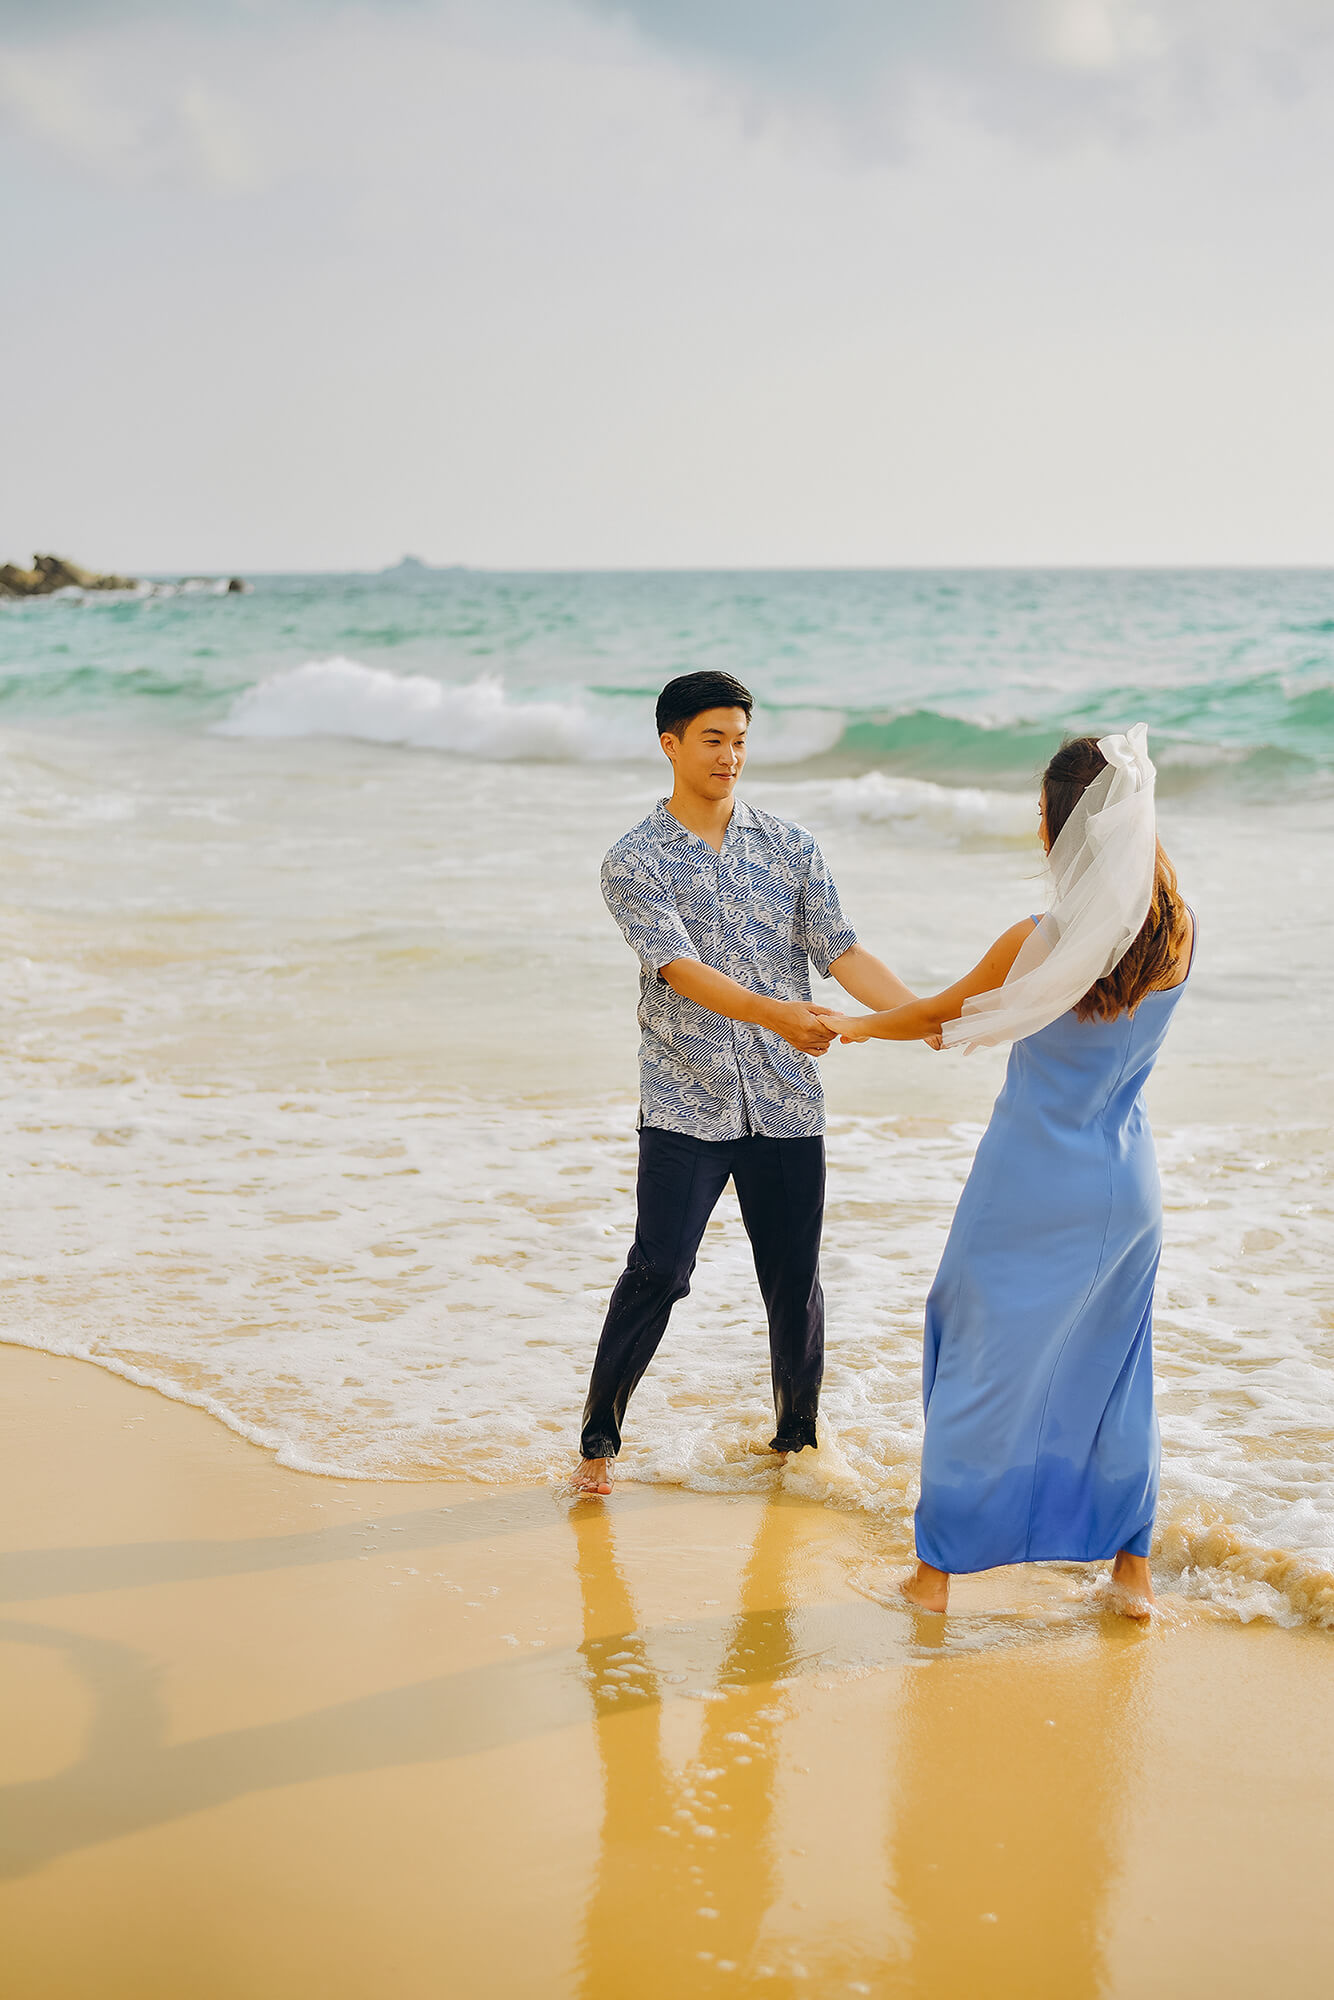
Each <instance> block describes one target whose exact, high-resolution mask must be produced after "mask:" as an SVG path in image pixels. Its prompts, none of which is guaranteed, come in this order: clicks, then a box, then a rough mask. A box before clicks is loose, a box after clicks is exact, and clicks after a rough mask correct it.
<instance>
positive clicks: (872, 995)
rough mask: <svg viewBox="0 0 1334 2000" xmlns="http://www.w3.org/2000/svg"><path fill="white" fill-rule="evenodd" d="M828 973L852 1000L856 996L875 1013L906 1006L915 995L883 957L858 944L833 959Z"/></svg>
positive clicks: (883, 1012)
mask: <svg viewBox="0 0 1334 2000" xmlns="http://www.w3.org/2000/svg"><path fill="white" fill-rule="evenodd" d="M829 977H830V978H831V979H836V980H837V981H838V983H839V985H840V986H841V987H842V988H843V991H844V992H845V993H850V994H851V995H852V997H853V999H854V1000H860V1001H861V1003H862V1006H863V1007H870V1008H873V1009H874V1011H875V1012H876V1013H877V1014H887V1013H888V1012H889V1010H890V1008H891V1007H906V1006H907V1005H908V1002H909V1001H910V1000H915V999H916V998H917V995H916V994H915V993H914V992H913V990H912V988H911V987H910V986H905V985H904V983H903V981H902V980H901V979H900V978H899V976H898V974H897V973H896V972H891V971H890V969H889V967H888V966H887V965H886V964H885V963H884V962H883V960H881V959H878V958H877V957H876V955H875V953H874V952H873V951H867V949H866V947H865V945H861V944H854V945H853V946H852V947H851V948H850V949H849V950H848V951H845V952H844V953H843V954H842V956H841V957H840V958H836V959H835V960H834V962H833V964H832V965H831V966H830V968H829Z"/></svg>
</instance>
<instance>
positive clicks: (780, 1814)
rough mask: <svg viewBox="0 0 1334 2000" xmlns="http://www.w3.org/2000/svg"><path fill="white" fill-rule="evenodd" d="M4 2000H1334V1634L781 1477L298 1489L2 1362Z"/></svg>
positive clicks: (153, 1421)
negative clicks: (725, 1486) (969, 1567)
mask: <svg viewBox="0 0 1334 2000" xmlns="http://www.w3.org/2000/svg"><path fill="white" fill-rule="evenodd" d="M0 1384H2V1385H3V1408H4V1418H3V1424H4V1439H3V1453H2V1454H0V1468H2V1469H0V1479H2V1480H3V1495H4V1505H3V1513H2V1515H0V1519H2V1520H3V1530H2V1534H3V1550H4V1553H3V1555H0V1584H2V1585H3V1589H4V1595H5V1598H6V1600H7V1601H6V1605H5V1612H4V1618H3V1622H2V1623H0V1712H3V1714H4V1715H5V1717H6V1724H7V1726H6V1728H5V1730H4V1732H3V1744H2V1745H0V1761H2V1762H3V1766H4V1768H3V1771H0V1856H2V1857H3V1870H2V1871H0V1878H2V1886H0V1962H3V1965H4V1967H5V1972H6V1979H5V1989H6V1992H7V1994H10V1995H13V1996H14V2000H91V1996H94V1995H95V1996H97V2000H120V1996H122V1995H124V1996H126V2000H128V1996H131V1995H132V1996H134V2000H168V1997H169V1996H170V2000H179V1997H180V1996H181V1995H183V1994H189V1995H190V1996H191V2000H269V1996H273V2000H277V1996H280V1995H281V1996H283V1997H284V2000H288V1996H291V1995H294V1994H318V1995H319V1996H321V2000H383V1996H386V1995H389V1994H392V1995H394V1996H395V2000H427V1996H430V2000H453V1996H454V1995H464V1994H472V1993H474V1992H479V1993H482V1992H484V1993H489V1994H493V1995H497V1996H501V2000H528V1996H532V1997H533V2000H539V1996H540V2000H564V1997H565V1996H570V2000H576V1996H577V2000H608V1996H610V1995H612V1994H616V1993H625V1994H633V1995H635V1996H636V2000H679V1996H683V1995H687V1994H689V1995H712V1994H715V1993H716V1994H732V1995H736V1994H750V1993H754V1994H758V1995H765V1996H773V2000H778V1996H785V1995H813V1996H819V2000H825V1997H826V1996H834V1995H845V1994H872V1995H895V1996H898V1995H920V1996H930V2000H946V1996H948V2000H955V1996H972V1995H979V1996H981V1995H985V1996H987V2000H995V1996H1006V1995H1011V1994H1013V1995H1016V1996H1018V1995H1024V1996H1033V1995H1048V1994H1049V1995H1052V1996H1054V2000H1055V1996H1059V2000H1081V1996H1085V1995H1088V1996H1094V1995H1097V1996H1100V2000H1108V1997H1109V1996H1110V2000H1121V1996H1125V2000H1130V1996H1132V1995H1133V1996H1136V2000H1143V1996H1159V1995H1161V1996H1163V2000H1167V1996H1172V2000H1181V1996H1187V1995H1195V1994H1199V1995H1201V1996H1203V1995H1208V1996H1210V2000H1219V1997H1220V1996H1230V1995H1235V1996H1238V2000H1241V1996H1243V1995H1244V1996H1247V2000H1251V1996H1253V1995H1255V1994H1257V1993H1261V1992H1282V1993H1283V1994H1284V1995H1285V1996H1287V2000H1300V1996H1306V1995H1310V1996H1312V2000H1314V1996H1316V1995H1322V1996H1323V1995H1324V1994H1325V1993H1327V1992H1328V1990H1329V1984H1330V1972H1329V1944H1328V1925H1327V1914H1326V1913H1327V1901H1328V1873H1329V1857H1330V1854H1331V1852H1334V1702H1331V1700H1330V1689H1331V1686H1332V1685H1334V1681H1332V1678H1331V1677H1332V1675H1334V1638H1332V1637H1331V1636H1330V1635H1328V1634H1322V1633H1319V1632H1315V1631H1311V1630H1297V1631H1291V1632H1285V1631H1278V1630H1275V1629H1274V1628H1273V1627H1271V1626H1265V1625H1259V1624H1256V1625H1251V1626H1246V1627H1243V1626H1240V1625H1236V1624H1228V1623H1224V1622H1222V1621H1221V1620H1219V1619H1218V1618H1217V1617H1216V1615H1215V1614H1213V1613H1212V1612H1211V1611H1209V1610H1208V1608H1207V1607H1205V1606H1201V1605H1188V1604H1184V1603H1176V1604H1173V1602H1172V1601H1171V1600H1170V1599H1169V1600H1168V1601H1167V1606H1166V1612H1165V1615H1164V1617H1163V1618H1162V1619H1161V1620H1160V1621H1158V1622H1157V1623H1156V1625H1155V1626H1154V1627H1153V1628H1152V1629H1151V1630H1149V1631H1147V1632H1142V1631H1140V1630H1138V1629H1136V1628H1134V1627H1132V1626H1129V1625H1127V1624H1126V1623H1124V1622H1123V1621H1121V1620H1119V1619H1116V1618H1114V1617H1112V1616H1110V1615H1109V1614H1107V1613H1104V1612H1100V1611H1099V1610H1098V1609H1097V1608H1096V1607H1095V1606H1093V1605H1091V1604H1090V1603H1089V1602H1088V1601H1087V1598H1086V1596H1085V1595H1084V1594H1082V1591H1081V1582H1080V1577H1079V1575H1078V1573H1076V1572H1074V1571H1067V1570H1056V1569H1047V1570H1043V1571H1030V1572H1023V1573H1020V1572H1014V1571H1008V1572H1000V1573H998V1574H996V1575H995V1576H992V1577H989V1578H986V1579H974V1580H969V1581H966V1582H965V1583H963V1584H962V1585H961V1586H959V1587H958V1591H957V1597H956V1612H955V1614H954V1615H952V1616H951V1617H950V1619H949V1620H948V1621H941V1620H938V1619H930V1618H925V1617H917V1616H914V1615H913V1614H912V1613H910V1612H909V1611H908V1610H906V1608H901V1607H899V1606H897V1605H893V1604H886V1603H882V1602H880V1601H877V1600H878V1598H883V1597H886V1596H888V1595H889V1592H890V1580H891V1577H892V1574H893V1568H894V1562H895V1560H896V1558H897V1555H898V1553H899V1552H898V1551H896V1550H893V1549H890V1548H887V1547H886V1546H885V1545H884V1544H883V1543H882V1542H881V1541H880V1540H878V1538H877V1531H876V1529H875V1527H874V1526H873V1524H871V1523H869V1522H868V1521H867V1520H866V1519H865V1518H864V1517H861V1516H858V1515H854V1514H851V1513H840V1512H838V1511H836V1510H834V1509H831V1508H828V1507H822V1506H818V1505H815V1504H812V1503H810V1502H808V1501H806V1500H803V1499H802V1498H801V1497H800V1496H799V1495H797V1494H794V1493H791V1492H787V1493H785V1492H783V1491H782V1490H781V1488H779V1487H778V1485H777V1483H776V1484H775V1490H774V1492H773V1494H772V1495H770V1496H769V1497H768V1498H753V1497H747V1498H722V1497H714V1496H707V1495H699V1494H688V1493H683V1492H679V1491H676V1490H672V1489H668V1488H664V1487H652V1486H641V1487H636V1486H634V1485H631V1484H625V1485H623V1486H622V1487H620V1488H619V1489H618V1491H617V1493H616V1495H615V1497H614V1499H613V1500H612V1502H611V1503H610V1504H608V1505H600V1504H598V1503H589V1502H583V1503H577V1502H571V1501H569V1500H567V1499H565V1498H564V1497H562V1496H560V1495H556V1494H552V1493H549V1492H544V1491H540V1490H534V1489H532V1488H516V1487H495V1488H490V1489H488V1488H484V1487H479V1486H460V1485H449V1486H446V1485H437V1484H428V1483H416V1484H369V1483H358V1482H351V1481H336V1480H324V1479H316V1478H311V1477H308V1476H305V1475H302V1474H299V1473H292V1472H287V1471H284V1470H283V1469H282V1468H280V1467H279V1466H277V1465H276V1464H275V1463H274V1462H273V1460H272V1459H271V1458H269V1457H268V1456H267V1455H266V1454H265V1453H263V1452H261V1451H259V1450H257V1449H256V1448H254V1447H253V1446H250V1445H247V1444H245V1443H243V1442H242V1441H241V1440H239V1439H237V1438H235V1437H233V1436H231V1435H230V1434H229V1433H228V1432H227V1431H226V1430H224V1429H223V1428H222V1427H221V1426H220V1425H218V1424H217V1423H215V1422H214V1421H213V1420H212V1419H211V1418H209V1417H207V1416H205V1415H203V1414H202V1413H200V1412H199V1411H196V1410H193V1409H188V1408H185V1407H182V1406H179V1405H175V1404H172V1403H169V1402H167V1401H165V1400H163V1399H162V1398H160V1397H158V1396H156V1395H154V1394H152V1393H151V1392H148V1391H145V1390H139V1389H136V1388H134V1387H132V1386H130V1385H129V1384H127V1383H125V1382H122V1381H119V1380H117V1379H115V1378H114V1377H112V1376H110V1375H107V1374H105V1373H103V1372H102V1371H100V1370H98V1369H96V1368H93V1367H89V1366H86V1365H83V1364H80V1363H76V1362H69V1361H58V1360H53V1359H51V1358H49V1357H47V1356H45V1355H42V1354H38V1353H32V1352H27V1351H24V1350H19V1349H13V1348H0Z"/></svg>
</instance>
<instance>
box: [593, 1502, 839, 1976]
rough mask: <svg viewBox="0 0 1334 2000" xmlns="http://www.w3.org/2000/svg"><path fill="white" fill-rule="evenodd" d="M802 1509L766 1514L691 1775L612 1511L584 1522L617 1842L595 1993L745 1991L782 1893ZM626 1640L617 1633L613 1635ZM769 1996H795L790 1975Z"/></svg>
mask: <svg viewBox="0 0 1334 2000" xmlns="http://www.w3.org/2000/svg"><path fill="white" fill-rule="evenodd" d="M799 1523H800V1512H799V1510H792V1509H787V1508H784V1507H781V1506H769V1507H765V1508H764V1509H763V1510H762V1511H761V1514H760V1520H759V1527H758V1530H757V1532H756V1536H755V1540H754V1543H753V1545H752V1548H751V1551H750V1555H749V1558H748V1561H747V1563H746V1568H745V1573H744V1577H743V1580H742V1584H741V1592H740V1615H739V1616H738V1617H737V1618H736V1619H735V1620H734V1621H733V1623H732V1625H731V1628H730V1630H729V1633H728V1636H727V1640H726V1644H725V1648H724V1651H723V1655H722V1658H721V1661H720V1662H719V1665H718V1669H717V1674H716V1677H715V1680H714V1688H715V1691H717V1692H719V1693H722V1692H726V1694H727V1697H728V1698H727V1699H726V1701H717V1702H713V1701H710V1702H706V1703H705V1704H704V1714H703V1718H702V1727H701V1730H700V1737H699V1743H698V1747H697V1749H696V1751H695V1754H694V1755H693V1756H692V1757H691V1758H690V1759H689V1761H688V1763H687V1765H686V1767H685V1768H684V1769H682V1770H679V1771H678V1770H676V1769H674V1768H673V1766H672V1764H671V1762H670V1760H669V1758H668V1755H667V1753H666V1748H665V1744H664V1724H665V1711H664V1708H663V1705H662V1703H663V1694H664V1689H663V1687H662V1685H661V1684H660V1674H659V1672H658V1670H656V1669H655V1666H654V1663H653V1660H652V1659H651V1658H650V1654H649V1647H648V1645H647V1643H646V1642H645V1640H644V1639H643V1637H641V1636H640V1635H639V1634H638V1632H637V1630H636V1617H635V1606H634V1602H633V1600H632V1598H631V1594H630V1590H629V1588H628V1586H627V1584H626V1581H625V1578H624V1576H623V1574H622V1571H621V1569H620V1567H619V1565H618V1562H617V1557H616V1546H615V1527H614V1524H613V1520H612V1518H611V1515H610V1514H609V1513H608V1512H607V1511H605V1510H603V1509H600V1508H599V1509H597V1510H594V1509H591V1508H590V1509H588V1510H587V1512H585V1513H582V1514H580V1515H578V1516H576V1519H575V1533H576V1536H577V1538H578V1572H579V1581H580V1587H581V1590H582V1594H583V1609H584V1629H585V1634H586V1638H585V1642H584V1645H583V1648H582V1653H583V1657H584V1660H585V1663H586V1670H587V1675H588V1685H589V1689H590V1691H591V1694H592V1699H593V1705H594V1711H595V1716H596V1723H595V1728H596V1734H597V1745H598V1755H599V1758H600V1761H601V1766H602V1783H603V1817H602V1834H601V1844H600V1850H599V1855H598V1863H597V1870H596V1875H595V1878H594V1883H593V1888H592V1893H591V1895H590V1897H589V1903H588V1910H587V1916H586V1921H585V1927H584V1940H583V1959H582V1966H581V1972H582V1992H583V1993H584V1995H585V1996H586V2000H605V1996H606V1995H607V1994H608V1993H609V1992H612V1991H615V1990H616V1989H617V1987H618V1986H620V1985H621V1984H623V1983H624V1982H625V1980H626V1979H627V1978H630V1979H631V1980H632V1981H633V1983H634V1986H635V1990H636V1991H637V1992H639V1993H645V1992H652V1993H659V1992H660V1993H662V1994H664V1995H667V1994H672V1995H678V1994H685V1993H691V1994H711V1993H715V1992H728V1993H732V1994H735V1992H736V1990H737V1983H736V1980H735V1978H734V1977H733V1974H734V1973H736V1972H737V1971H739V1970H741V1969H742V1968H745V1969H746V1970H750V1969H751V1968H752V1966H753V1962H754V1958H755V1952H756V1946H757V1944H758V1941H759V1938H760V1932H761V1927H762V1925H763V1923H764V1919H765V1916H766V1914H767V1912H768V1910H769V1908H770V1905H771V1904H772V1902H773V1899H774V1895H775V1886H776V1860H775V1851H774V1850H775V1827H774V1813H775V1799H774V1793H775V1784H776V1776H777V1759H778V1745H779V1730H780V1725H781V1723H782V1721H783V1720H784V1718H785V1715H786V1712H787V1711H786V1707H785V1699H784V1694H783V1691H782V1690H781V1689H780V1688H776V1687H775V1686H774V1685H773V1683H774V1682H776V1681H781V1680H782V1678H783V1677H784V1675H786V1674H787V1673H789V1672H790V1671H791V1670H792V1668H793V1667H794V1666H795V1665H796V1664H797V1661H798V1646H797V1640H796V1631H795V1618H794V1612H793V1610H792V1608H791V1606H792V1601H793V1594H792V1592H791V1589H790V1576H789V1569H790V1564H791V1560H792V1556H793V1554H794V1551H795V1547H796V1538H797V1534H798V1531H799ZM607 1634H611V1635H614V1636H611V1637H606V1636H604V1635H607ZM767 1990H768V1991H771V1992H773V1993H774V1994H776V1995H777V1994H781V1993H782V1992H784V1991H785V1990H786V1982H785V1981H783V1980H781V1979H776V1980H774V1981H772V1982H770V1983H767Z"/></svg>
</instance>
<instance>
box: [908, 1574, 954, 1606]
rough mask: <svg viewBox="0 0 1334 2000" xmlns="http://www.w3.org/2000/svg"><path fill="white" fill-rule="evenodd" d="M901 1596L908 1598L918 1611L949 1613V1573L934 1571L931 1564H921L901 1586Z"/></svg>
mask: <svg viewBox="0 0 1334 2000" xmlns="http://www.w3.org/2000/svg"><path fill="white" fill-rule="evenodd" d="M899 1596H900V1597H903V1598H906V1599H907V1601H908V1603H909V1604H911V1605H913V1606H915V1608H916V1609H917V1610H918V1611H941V1612H944V1611H948V1610H949V1603H950V1574H949V1571H948V1570H946V1569H932V1567H931V1565H930V1563H924V1562H919V1563H918V1565H917V1567H916V1569H915V1570H913V1571H912V1572H911V1574H910V1575H908V1576H905V1577H904V1578H903V1580H902V1582H901V1583H900V1584H899Z"/></svg>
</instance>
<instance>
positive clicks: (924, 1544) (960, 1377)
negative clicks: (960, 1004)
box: [916, 975, 1189, 1573]
mask: <svg viewBox="0 0 1334 2000" xmlns="http://www.w3.org/2000/svg"><path fill="white" fill-rule="evenodd" d="M1188 976H1189V975H1188ZM1185 985H1186V982H1185V980H1183V981H1182V983H1181V985H1180V986H1174V987H1172V988H1171V989H1170V991H1168V992H1165V993H1150V994H1147V995H1146V996H1145V998H1144V999H1143V1000H1141V1002H1140V1004H1139V1006H1138V1007H1137V1008H1136V1009H1135V1012H1134V1013H1133V1014H1122V1015H1120V1016H1119V1017H1118V1018H1117V1019H1116V1020H1114V1021H1099V1020H1093V1021H1078V1020H1076V1019H1075V1016H1074V1014H1073V1013H1068V1014H1063V1015H1062V1016H1061V1017H1060V1019H1059V1020H1056V1021H1053V1022H1052V1023H1051V1025H1050V1027H1046V1028H1042V1029H1040V1030H1039V1031H1038V1033H1037V1034H1034V1035H1029V1036H1028V1037H1027V1039H1026V1040H1024V1041H1021V1042H1016V1043H1015V1045H1014V1047H1013V1049H1012V1050H1011V1051H1010V1062H1009V1068H1008V1069H1007V1070H1006V1073H1005V1084H1004V1088H1003V1089H1002V1091H1001V1094H1000V1096H999V1097H998V1098H997V1099H996V1106H995V1109H994V1111H993V1112H992V1114H991V1122H990V1124H989V1125H988V1126H987V1129H986V1132H985V1133H984V1134H983V1137H982V1143H981V1145H980V1146H979V1147H978V1149H977V1156H976V1158H975V1159H974V1161H973V1168H972V1172H971V1173H970V1174H969V1176H968V1180H967V1183H966V1184H965V1187H964V1190H963V1194H962V1196H961V1197H960V1200H959V1206H958V1209H957V1210H956V1212H955V1216H954V1222H953V1225H952V1226H951V1229H950V1234H949V1241H948V1242H947V1243H946V1245H945V1254H944V1256H943V1257H942V1259H941V1262H940V1269H939V1270H938V1271H937V1273H936V1278H935V1282H934V1284H933V1285H932V1287H931V1293H930V1296H929V1298H928V1300H927V1307H926V1348H925V1354H924V1358H923V1394H924V1399H925V1403H926V1437H925V1440H924V1443H923V1447H922V1495H921V1499H920V1501H919V1502H918V1507H917V1522H916V1526H917V1553H918V1555H919V1556H920V1557H921V1559H922V1560H923V1561H924V1562H928V1563H931V1564H933V1565H934V1566H935V1567H936V1568H937V1569H943V1570H949V1571H951V1572H953V1573H958V1572H961V1571H966V1570H978V1569H991V1568H993V1567H994V1566H995V1565H996V1564H997V1563H1017V1562H1040V1561H1043V1560H1044V1559H1052V1558H1064V1559H1066V1560H1068V1561H1075V1562H1094V1561H1097V1560H1100V1559H1102V1558H1105V1557H1109V1556H1114V1555H1115V1554H1116V1553H1117V1551H1118V1550H1120V1549H1128V1550H1129V1551H1130V1553H1131V1554H1132V1555H1140V1556H1147V1554H1148V1553H1149V1541H1150V1537H1151V1535H1152V1532H1153V1516H1154V1508H1155V1505H1156V1503H1157V1498H1158V1456H1159V1447H1158V1420H1157V1417H1156V1415H1155V1413H1154V1407H1153V1285H1154V1278H1155V1276H1156V1275H1157V1270H1158V1256H1159V1251H1160V1248H1161V1243H1162V1195H1161V1192H1160V1190H1159V1185H1158V1163H1157V1160H1156V1158H1155V1155H1154V1149H1153V1134H1152V1132H1151V1131H1150V1129H1149V1122H1148V1119H1147V1117H1146V1115H1145V1111H1144V1099H1143V1095H1142V1093H1143V1088H1144V1084H1145V1081H1146V1079H1147V1078H1148V1075H1149V1072H1150V1071H1151V1070H1152V1068H1153V1064H1154V1060H1155V1058H1156V1056H1157V1054H1158V1051H1159V1049H1160V1048H1161V1047H1162V1043H1163V1038H1164V1036H1165V1035H1166V1033H1167V1029H1168V1025H1169V1023H1170V1022H1171V1019H1172V1016H1173V1014H1174V1013H1175V1012H1176V1008H1177V1003H1178V1001H1179V1000H1180V998H1181V995H1182V993H1183V992H1184V991H1185Z"/></svg>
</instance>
